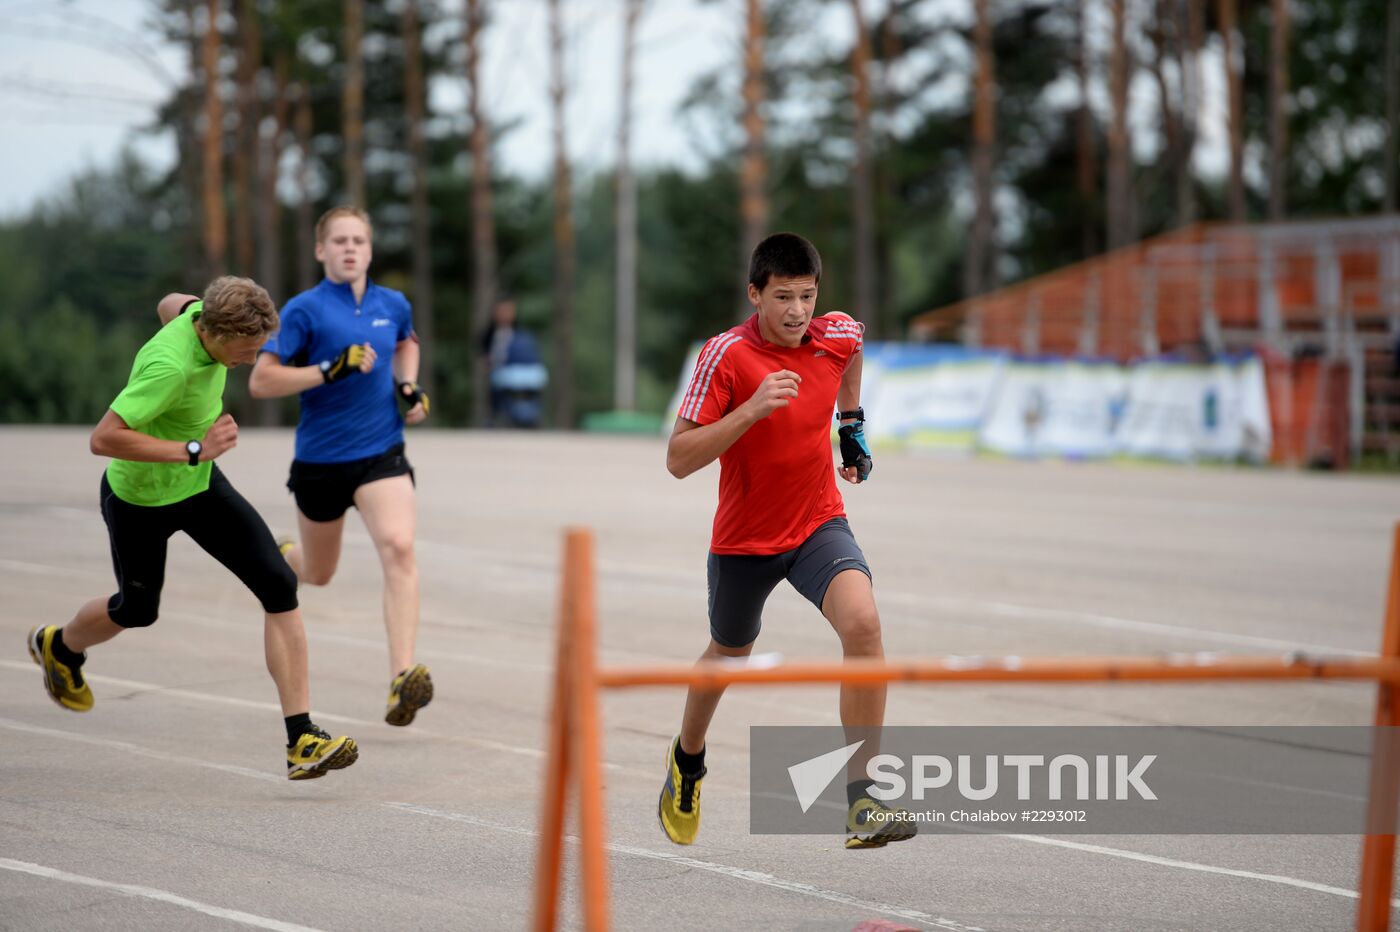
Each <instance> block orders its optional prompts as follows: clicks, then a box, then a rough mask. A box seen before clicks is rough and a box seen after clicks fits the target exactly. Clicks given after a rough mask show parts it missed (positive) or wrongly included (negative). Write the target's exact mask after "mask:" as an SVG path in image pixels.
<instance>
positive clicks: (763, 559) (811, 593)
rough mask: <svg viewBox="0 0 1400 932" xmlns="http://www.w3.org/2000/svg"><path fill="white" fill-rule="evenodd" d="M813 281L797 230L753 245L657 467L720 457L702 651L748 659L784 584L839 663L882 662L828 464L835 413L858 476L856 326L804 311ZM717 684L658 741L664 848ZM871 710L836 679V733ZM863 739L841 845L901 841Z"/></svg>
mask: <svg viewBox="0 0 1400 932" xmlns="http://www.w3.org/2000/svg"><path fill="white" fill-rule="evenodd" d="M820 281H821V257H820V256H819V255H818V254H817V250H816V247H814V246H813V245H812V244H811V243H809V242H808V241H807V240H805V239H803V238H802V237H800V236H797V235H795V234H792V233H776V234H774V235H772V236H770V237H768V238H767V239H765V240H764V241H763V242H761V243H759V244H758V246H757V247H755V248H754V251H753V256H752V257H751V259H750V261H749V289H748V296H749V302H750V303H751V304H753V306H754V310H755V314H754V315H753V316H752V317H750V318H749V319H748V320H747V321H745V322H744V323H742V324H740V325H739V326H737V327H735V328H733V329H732V330H729V331H727V332H725V333H722V334H720V335H719V336H716V337H714V338H712V339H711V340H710V341H709V342H708V343H706V344H705V347H704V349H703V350H701V352H700V357H699V360H698V361H697V362H696V365H695V373H694V374H693V375H692V376H691V380H690V387H689V388H688V389H687V391H686V393H685V397H684V398H683V400H682V403H681V408H680V412H679V416H678V417H677V419H676V425H675V428H674V429H673V430H672V432H671V441H670V445H669V446H668V447H667V450H666V468H667V469H668V470H669V471H670V472H671V474H672V475H674V476H675V477H676V478H678V479H683V478H685V477H686V476H688V475H690V474H691V473H693V472H695V471H696V470H699V469H702V468H704V467H705V466H708V465H709V464H710V463H712V462H714V461H715V460H716V459H718V460H719V461H720V478H719V508H718V510H717V511H716V512H715V523H714V535H713V537H712V539H711V544H710V555H709V560H708V566H707V571H708V579H709V607H710V612H709V614H710V645H709V647H707V648H706V649H705V652H704V653H703V654H702V655H701V657H700V659H701V660H712V659H715V658H717V657H746V656H748V655H749V653H750V652H752V650H753V645H754V641H755V639H756V638H757V637H758V630H759V626H760V622H761V616H762V612H763V605H764V602H766V601H767V599H768V596H769V594H770V593H771V592H772V591H773V589H774V588H775V587H776V586H777V585H778V582H779V581H780V580H782V579H784V578H786V579H787V580H788V582H790V583H791V584H792V586H793V588H795V589H797V591H798V592H800V593H802V595H803V596H804V597H806V598H807V599H808V600H809V601H810V602H811V603H812V604H813V605H815V606H816V607H817V608H818V609H820V610H821V613H822V614H823V615H824V616H826V619H827V621H828V622H830V623H831V626H832V628H834V629H835V630H836V634H837V636H838V637H840V639H841V648H842V653H843V654H844V655H845V656H846V657H874V658H879V657H883V656H884V649H883V646H882V644H881V638H880V616H879V613H878V612H877V611H876V609H875V596H874V592H873V590H872V589H871V577H870V567H869V566H868V565H867V564H866V562H865V555H864V554H863V553H861V550H860V547H859V546H858V545H857V544H856V540H855V536H854V535H853V534H852V533H851V528H850V525H849V524H848V523H847V521H846V517H845V505H844V503H843V502H842V500H841V493H840V492H838V491H837V489H836V480H835V477H834V476H833V474H832V473H833V468H832V459H831V412H832V409H833V408H836V409H837V410H838V411H839V415H840V420H841V428H840V430H839V433H840V437H841V457H842V466H841V468H840V469H839V470H836V471H838V472H839V473H840V475H841V478H842V479H845V480H846V481H847V482H850V483H853V484H858V483H860V482H863V481H865V480H866V479H867V478H869V476H870V470H871V457H870V450H869V448H868V447H867V446H866V443H865V435H864V431H863V429H862V427H863V424H864V418H865V415H864V412H863V411H862V410H861V408H860V373H861V355H860V351H861V346H862V333H863V330H864V328H863V326H862V325H861V324H860V323H858V322H856V321H855V320H853V319H852V318H851V317H850V316H849V315H846V314H839V313H836V314H826V315H824V316H822V317H813V313H814V311H815V308H816V301H817V286H818V284H819V282H820ZM722 693H723V690H722V689H720V690H702V689H697V688H694V687H692V688H691V690H690V692H689V694H688V695H687V697H686V703H685V714H684V717H683V718H682V720H681V731H680V734H679V735H678V736H677V737H676V738H675V739H674V740H673V741H672V742H671V749H670V752H669V754H668V757H667V762H666V764H667V766H666V771H667V772H666V783H665V786H664V787H663V788H662V791H661V800H660V803H659V804H658V812H657V814H658V816H659V818H660V820H661V827H662V829H663V830H664V831H665V833H666V837H667V838H669V839H671V841H673V842H675V843H676V844H681V845H688V844H690V843H692V842H693V841H694V840H695V835H696V833H697V832H698V831H699V828H700V781H701V780H702V779H703V778H704V776H705V772H706V771H705V732H706V731H707V730H708V728H709V725H710V719H711V718H712V717H713V716H714V713H715V708H716V707H717V706H718V705H719V700H720V696H721V694H722ZM884 717H885V687H884V686H883V685H880V686H874V687H870V686H864V687H856V686H847V685H843V686H842V687H841V723H842V725H844V726H845V727H846V728H847V729H861V728H866V729H869V728H872V727H873V728H878V727H879V726H881V725H882V724H883V723H884ZM875 745H876V742H875V741H866V742H865V744H864V745H862V747H861V753H858V754H857V755H856V756H855V757H853V758H852V760H851V763H850V766H849V768H848V771H847V772H848V776H849V777H850V779H851V782H850V783H848V785H847V788H846V791H847V797H848V802H849V804H850V809H849V812H848V813H847V822H846V831H847V839H846V847H848V848H879V847H883V846H884V845H885V844H887V843H889V842H891V841H903V840H904V839H907V838H912V837H913V836H914V834H915V826H914V823H913V822H912V821H909V820H907V819H905V818H903V817H902V814H901V813H899V812H897V811H891V810H890V809H888V808H887V807H885V806H883V805H881V804H880V803H879V802H877V801H875V800H874V799H872V798H870V796H869V795H868V792H867V790H868V784H869V780H868V779H861V775H863V774H864V773H865V766H866V763H867V762H868V761H869V759H870V757H871V756H872V755H873V754H874V753H875V750H876V748H875ZM872 814H874V815H873V816H872Z"/></svg>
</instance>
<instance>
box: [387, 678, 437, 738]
mask: <svg viewBox="0 0 1400 932" xmlns="http://www.w3.org/2000/svg"><path fill="white" fill-rule="evenodd" d="M432 701H433V678H432V677H431V676H429V675H428V668H427V667H425V666H423V665H422V664H421V663H419V664H414V665H413V666H411V667H409V668H408V669H407V670H405V671H403V672H402V673H400V674H399V675H398V676H396V677H394V682H392V683H390V684H389V709H388V711H386V712H385V713H384V721H386V722H388V723H389V724H390V725H407V724H409V723H410V722H412V721H413V716H415V715H417V714H418V710H419V709H421V708H423V706H425V705H427V704H428V703H430V702H432Z"/></svg>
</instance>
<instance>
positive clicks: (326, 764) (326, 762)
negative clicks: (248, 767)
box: [287, 725, 360, 780]
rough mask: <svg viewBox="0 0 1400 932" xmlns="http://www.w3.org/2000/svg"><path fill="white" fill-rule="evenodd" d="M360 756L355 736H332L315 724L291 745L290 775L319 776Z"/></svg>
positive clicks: (295, 777) (288, 775)
mask: <svg viewBox="0 0 1400 932" xmlns="http://www.w3.org/2000/svg"><path fill="white" fill-rule="evenodd" d="M359 757H360V749H359V747H358V746H357V745H356V744H355V739H354V738H347V737H345V736H344V735H341V736H340V737H339V738H332V737H331V736H330V735H328V734H326V732H325V731H324V730H322V729H320V728H318V727H316V726H315V725H312V726H311V727H310V728H308V729H307V730H306V731H304V732H302V733H301V737H299V738H297V743H296V744H293V745H289V746H288V747H287V779H288V780H315V779H316V778H317V777H324V776H325V775H326V774H327V773H329V772H330V771H332V770H343V769H344V768H346V767H349V766H350V765H351V764H353V763H355V761H357V760H358V759H359Z"/></svg>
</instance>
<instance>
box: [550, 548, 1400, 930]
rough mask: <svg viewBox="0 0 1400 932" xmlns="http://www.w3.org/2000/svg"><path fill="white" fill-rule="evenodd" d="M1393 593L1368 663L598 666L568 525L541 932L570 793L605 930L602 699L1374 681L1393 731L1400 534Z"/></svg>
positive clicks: (1364, 894) (1281, 659)
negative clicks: (838, 687) (655, 693)
mask: <svg viewBox="0 0 1400 932" xmlns="http://www.w3.org/2000/svg"><path fill="white" fill-rule="evenodd" d="M1391 554H1392V555H1391V566H1390V581H1389V594H1388V597H1387V602H1386V613H1385V629H1384V634H1383V636H1382V639H1381V651H1380V653H1379V654H1378V655H1376V656H1374V657H1308V656H1305V655H1303V654H1287V655H1283V656H1276V657H1270V656H1263V657H1250V656H1228V655H1220V654H1216V653H1198V654H1180V655H1171V656H1168V657H1163V658H1153V657H1072V658H1055V657H1048V658H1042V657H1025V658H1022V657H997V658H976V657H943V658H933V659H930V660H917V661H904V662H899V661H893V662H891V661H850V662H847V663H832V662H830V661H814V662H794V663H782V664H776V665H774V666H768V667H764V666H742V665H739V664H734V663H726V662H722V661H711V662H707V663H697V664H691V665H679V664H665V665H656V666H649V667H635V666H633V667H625V666H623V667H601V668H600V667H599V666H598V664H597V654H596V637H597V615H596V597H595V596H596V594H595V589H594V585H595V583H594V579H595V575H594V567H593V536H592V533H591V532H590V531H588V530H586V529H581V528H573V529H570V530H569V531H567V532H566V534H565V541H564V569H563V577H562V587H561V591H560V600H559V604H560V608H559V633H558V646H557V654H556V667H555V678H554V696H553V702H552V704H551V707H550V721H549V755H548V757H546V759H545V765H544V766H545V771H544V781H543V786H544V791H543V794H544V798H543V810H544V811H543V818H542V820H541V831H540V846H539V855H538V861H537V871H536V878H535V911H534V922H533V928H534V929H535V930H536V932H547V930H553V929H554V928H555V926H556V924H557V920H558V907H559V890H560V873H561V861H562V858H563V847H564V822H565V814H566V808H567V802H568V796H569V790H570V787H573V788H574V789H575V791H576V793H577V796H578V810H579V841H580V848H581V859H580V860H581V876H582V889H581V895H582V897H583V913H584V927H585V928H587V929H589V930H598V932H602V930H606V929H607V928H608V917H609V914H610V911H609V889H608V860H607V840H606V834H607V829H606V822H605V821H604V818H603V792H602V786H603V780H602V726H601V724H600V721H599V711H598V704H599V700H598V691H599V690H600V689H626V688H633V687H639V686H692V685H693V686H702V687H717V686H727V685H732V684H750V685H755V684H757V685H791V684H795V683H862V684H872V683H894V682H922V683H928V682H943V683H956V682H982V683H987V682H995V683H1027V682H1034V683H1070V682H1073V683H1085V682H1138V683H1145V682H1206V681H1217V680H1301V679H1334V680H1335V679H1352V680H1374V681H1375V682H1376V683H1377V695H1376V717H1375V723H1376V724H1377V725H1381V726H1396V725H1400V525H1396V528H1395V534H1394V541H1393V545H1392V551H1391ZM1377 734H1378V738H1377V745H1376V747H1374V748H1373V749H1372V754H1371V775H1370V789H1369V799H1368V803H1367V806H1368V813H1367V824H1368V825H1376V824H1382V823H1380V822H1379V821H1378V820H1379V819H1385V820H1386V822H1385V823H1383V824H1394V821H1395V816H1396V810H1397V792H1398V791H1400V730H1397V729H1395V728H1386V729H1385V730H1384V731H1381V732H1377ZM1394 869H1395V836H1394V835H1367V836H1366V838H1365V842H1364V844H1363V846H1362V856H1361V878H1360V880H1361V891H1360V892H1361V897H1360V902H1359V904H1358V907H1357V913H1356V927H1357V929H1358V930H1359V932H1384V930H1386V929H1388V928H1389V924H1390V907H1391V892H1392V891H1391V888H1392V877H1393V874H1394Z"/></svg>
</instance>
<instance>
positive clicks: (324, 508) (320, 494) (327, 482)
mask: <svg viewBox="0 0 1400 932" xmlns="http://www.w3.org/2000/svg"><path fill="white" fill-rule="evenodd" d="M394 476H408V478H409V481H410V482H412V481H414V480H413V466H412V465H411V464H410V463H409V462H408V457H406V456H404V455H403V444H401V443H398V444H395V445H394V446H392V447H390V448H389V449H387V450H385V451H384V452H383V453H380V454H379V455H378V456H370V457H367V458H365V459H362V460H351V461H350V462H348V463H304V462H302V461H301V460H292V473H291V475H290V476H289V477H288V478H287V488H289V489H291V490H292V496H293V497H294V498H295V499H296V502H297V510H299V511H300V512H301V513H302V514H304V515H306V516H307V517H308V518H310V519H311V520H312V521H334V520H336V519H337V518H339V517H340V516H341V515H343V514H345V510H346V509H347V508H349V507H350V506H351V505H354V504H355V490H356V489H358V488H359V487H360V486H362V485H368V484H369V483H371V482H375V481H377V480H379V479H392V478H393V477H394Z"/></svg>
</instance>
